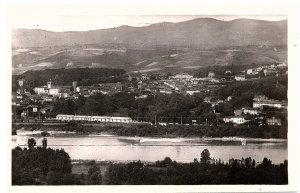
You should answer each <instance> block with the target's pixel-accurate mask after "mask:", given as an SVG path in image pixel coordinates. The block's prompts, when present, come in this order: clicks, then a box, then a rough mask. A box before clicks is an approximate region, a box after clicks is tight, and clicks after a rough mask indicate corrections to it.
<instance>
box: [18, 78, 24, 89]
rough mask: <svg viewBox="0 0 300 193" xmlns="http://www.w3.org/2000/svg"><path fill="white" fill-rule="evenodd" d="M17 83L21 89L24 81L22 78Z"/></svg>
mask: <svg viewBox="0 0 300 193" xmlns="http://www.w3.org/2000/svg"><path fill="white" fill-rule="evenodd" d="M18 82H19V86H20V87H23V86H24V79H23V78H22V79H19V80H18Z"/></svg>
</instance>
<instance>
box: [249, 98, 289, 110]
mask: <svg viewBox="0 0 300 193" xmlns="http://www.w3.org/2000/svg"><path fill="white" fill-rule="evenodd" d="M263 106H268V107H275V108H279V109H280V108H284V107H285V106H286V105H284V104H283V103H282V102H280V101H273V100H268V101H258V102H257V101H256V102H253V108H263Z"/></svg>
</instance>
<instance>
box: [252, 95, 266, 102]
mask: <svg viewBox="0 0 300 193" xmlns="http://www.w3.org/2000/svg"><path fill="white" fill-rule="evenodd" d="M266 100H268V97H266V96H265V95H255V96H254V98H253V101H257V102H259V101H266Z"/></svg>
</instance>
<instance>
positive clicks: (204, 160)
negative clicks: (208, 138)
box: [200, 149, 211, 163]
mask: <svg viewBox="0 0 300 193" xmlns="http://www.w3.org/2000/svg"><path fill="white" fill-rule="evenodd" d="M210 159H211V158H210V152H209V151H208V149H204V150H203V151H202V153H201V158H200V160H201V162H202V163H207V162H208V161H209V160H210Z"/></svg>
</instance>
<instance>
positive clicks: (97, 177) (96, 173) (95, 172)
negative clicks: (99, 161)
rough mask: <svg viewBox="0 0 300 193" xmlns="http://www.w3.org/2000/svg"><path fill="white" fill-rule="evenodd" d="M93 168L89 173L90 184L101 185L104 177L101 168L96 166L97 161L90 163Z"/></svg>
mask: <svg viewBox="0 0 300 193" xmlns="http://www.w3.org/2000/svg"><path fill="white" fill-rule="evenodd" d="M89 164H90V165H91V166H90V168H89V171H88V175H89V183H90V184H93V185H97V184H101V181H102V176H101V171H100V168H99V167H98V166H97V165H96V162H95V161H91V162H90V163H89Z"/></svg>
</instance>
